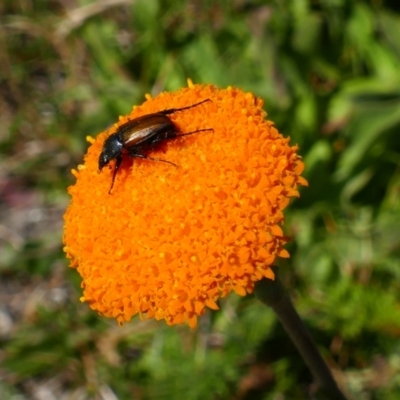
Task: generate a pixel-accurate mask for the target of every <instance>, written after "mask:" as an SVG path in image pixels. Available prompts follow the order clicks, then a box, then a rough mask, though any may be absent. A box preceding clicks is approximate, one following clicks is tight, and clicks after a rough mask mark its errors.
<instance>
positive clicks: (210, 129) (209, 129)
mask: <svg viewBox="0 0 400 400" xmlns="http://www.w3.org/2000/svg"><path fill="white" fill-rule="evenodd" d="M204 131H213V132H214V129H213V128H206V129H198V130H197V131H193V132H187V133H178V134H177V135H176V137H181V136H189V135H193V134H194V133H198V132H204Z"/></svg>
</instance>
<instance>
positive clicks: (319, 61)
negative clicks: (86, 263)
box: [0, 0, 400, 400]
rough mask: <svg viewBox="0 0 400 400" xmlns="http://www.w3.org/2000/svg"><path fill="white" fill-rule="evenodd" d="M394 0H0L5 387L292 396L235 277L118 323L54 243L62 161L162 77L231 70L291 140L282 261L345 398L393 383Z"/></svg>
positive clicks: (399, 224) (398, 183)
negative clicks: (215, 292) (224, 290)
mask: <svg viewBox="0 0 400 400" xmlns="http://www.w3.org/2000/svg"><path fill="white" fill-rule="evenodd" d="M399 38H400V4H399V2H397V1H394V0H392V1H386V2H384V1H379V0H375V1H350V0H314V1H311V0H309V1H306V0H281V1H278V0H277V1H261V0H258V1H257V0H253V1H244V0H235V1H233V0H232V1H223V0H219V1H218V0H215V1H211V0H209V1H197V0H192V1H178V0H166V1H161V0H135V1H133V0H132V1H129V0H125V1H123V0H120V1H117V0H102V1H95V2H87V1H62V0H53V1H45V0H19V1H14V0H5V1H4V0H3V1H2V2H1V4H0V399H1V400H3V399H5V400H9V399H11V400H23V399H29V400H30V399H35V400H36V399H37V400H52V399H61V398H62V399H67V400H72V399H73V400H75V399H99V400H100V399H104V400H114V399H121V400H125V399H188V400H192V399H193V400H195V399H202V400H203V399H217V400H218V399H235V400H241V399H243V400H249V399H255V400H258V399H263V400H264V399H265V400H267V399H268V400H269V399H270V400H286V399H300V400H301V399H307V398H310V393H312V391H313V388H314V386H313V383H312V377H311V375H310V372H309V371H308V369H307V368H306V366H305V365H304V362H303V361H302V360H301V359H300V357H299V355H298V353H297V352H296V350H295V349H294V347H293V345H292V344H291V343H290V341H289V339H288V337H287V335H286V334H285V332H284V331H283V329H282V327H281V326H280V324H279V323H278V322H277V320H276V317H275V316H274V314H273V313H272V311H271V310H269V309H267V308H265V307H264V306H263V305H261V304H260V303H259V302H258V301H257V300H256V299H255V298H254V297H253V296H248V297H246V298H239V297H238V296H236V295H234V294H232V295H231V296H229V297H228V298H226V299H224V300H223V301H221V302H220V306H221V310H220V311H218V312H210V313H207V314H206V315H205V316H204V317H203V318H202V319H201V320H200V322H199V325H198V328H197V329H196V330H195V331H191V330H190V329H189V328H188V327H187V326H177V327H172V328H171V327H167V326H166V325H165V323H164V322H156V321H140V320H139V319H138V318H135V319H134V320H133V321H132V322H130V323H129V324H126V325H125V326H124V327H123V328H120V327H118V325H117V324H116V322H115V321H113V320H107V319H102V318H100V317H98V316H97V315H96V314H95V313H94V312H92V311H90V310H89V309H88V307H87V305H82V304H80V302H79V297H80V295H81V290H80V280H79V277H78V276H77V273H76V271H74V270H71V269H69V268H67V265H68V262H67V261H66V260H65V257H64V255H63V253H62V244H61V241H62V215H63V212H64V210H65V208H66V206H67V204H68V201H69V198H68V195H67V192H66V188H67V186H68V185H70V184H72V183H73V182H74V178H73V176H72V175H71V173H70V170H71V168H73V167H75V166H76V165H77V164H78V163H80V162H81V160H82V157H83V154H84V152H85V150H86V148H87V146H88V144H87V142H86V140H85V137H86V136H87V135H93V136H94V135H96V134H97V133H98V132H100V131H102V130H104V129H105V128H106V127H108V126H110V125H111V124H112V123H113V122H115V121H116V120H117V119H118V116H119V115H123V114H126V113H128V112H129V111H130V110H131V108H132V105H134V104H140V103H141V102H142V101H143V100H144V94H145V93H151V94H152V95H156V94H158V93H159V92H160V91H163V90H176V89H178V88H181V87H184V86H186V79H187V78H188V77H190V78H192V79H193V81H194V82H195V83H212V84H215V85H218V86H221V87H226V86H228V85H232V86H237V87H240V88H242V89H243V90H245V91H252V92H253V93H254V94H256V95H257V96H260V97H262V98H263V99H264V100H265V109H266V111H267V112H268V118H269V119H271V120H273V121H275V124H276V126H277V127H278V129H279V130H280V131H281V132H282V133H283V134H284V135H288V136H290V137H291V138H292V142H291V143H293V144H295V143H298V144H299V146H300V153H301V155H302V156H303V158H304V161H305V163H306V171H305V176H306V178H307V179H308V180H309V183H310V187H309V188H302V190H301V192H302V195H301V198H300V199H298V200H296V201H294V202H293V203H292V204H291V206H290V207H289V209H287V212H286V216H287V221H286V225H285V232H286V233H287V234H288V235H290V236H291V237H292V241H291V243H290V245H289V246H288V247H287V248H288V250H289V251H290V253H291V255H292V257H291V258H290V259H289V260H288V261H285V262H282V263H280V265H279V268H280V271H281V276H282V280H283V281H284V284H285V286H286V287H287V289H288V292H289V294H290V296H291V298H292V299H293V301H294V303H295V306H296V308H297V309H298V311H299V313H300V314H301V316H302V318H303V319H304V321H305V323H306V324H307V326H308V327H309V329H310V331H311V332H312V335H313V337H314V338H315V340H316V342H317V343H318V346H319V348H320V350H321V352H322V354H323V356H324V358H325V359H326V360H327V362H328V364H329V365H330V367H332V368H333V369H334V371H335V377H336V379H337V381H338V382H339V384H340V385H341V386H342V388H344V389H345V391H346V393H347V394H348V396H349V398H352V399H357V400H369V399H389V400H391V399H399V398H400V340H399V337H400V292H399V286H400V281H399V276H400V261H399V255H400V200H399V194H400V168H399V166H400V165H399V161H400V158H399V152H400V39H399Z"/></svg>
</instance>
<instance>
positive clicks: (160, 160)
mask: <svg viewBox="0 0 400 400" xmlns="http://www.w3.org/2000/svg"><path fill="white" fill-rule="evenodd" d="M130 156H131V157H136V158H145V159H146V160H150V161H157V162H164V163H167V164H171V165H173V166H174V167H178V166H177V165H176V164H175V163H173V162H171V161H168V160H163V159H161V158H153V157H149V156H146V155H144V154H140V153H132V154H130Z"/></svg>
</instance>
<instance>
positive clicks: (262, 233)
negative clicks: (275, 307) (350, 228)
mask: <svg viewBox="0 0 400 400" xmlns="http://www.w3.org/2000/svg"><path fill="white" fill-rule="evenodd" d="M205 99H209V100H210V101H207V102H205V103H203V104H201V105H199V106H196V107H193V108H189V109H187V110H184V111H178V112H176V113H172V114H169V115H168V117H169V118H170V119H171V120H172V121H173V123H174V124H175V126H176V128H177V130H178V132H180V133H185V132H193V131H196V130H199V129H206V128H212V130H213V131H202V132H198V133H195V134H193V135H190V136H182V137H177V138H174V139H170V140H167V141H162V143H160V146H157V147H156V148H152V149H150V148H149V149H148V155H149V157H152V158H159V159H162V160H167V161H170V162H172V163H174V164H176V165H177V167H175V166H173V165H170V164H168V163H164V162H155V161H152V160H146V159H141V158H131V157H129V155H128V154H123V161H122V165H121V168H120V170H119V171H118V173H117V175H116V179H115V184H114V187H113V190H112V193H111V194H109V193H108V191H109V188H110V185H111V180H112V174H113V168H114V165H115V164H114V161H111V162H110V163H109V164H108V165H107V166H106V167H105V168H103V170H102V172H101V173H100V174H99V173H98V159H99V155H100V153H101V151H102V146H103V143H104V140H105V139H106V138H107V137H108V136H109V135H110V134H112V133H113V132H115V130H116V129H117V128H118V127H119V126H121V125H122V124H124V123H126V122H127V121H129V120H132V119H134V118H137V117H139V116H142V115H144V114H150V113H155V112H157V111H160V110H165V109H170V108H181V107H187V106H190V105H192V104H195V103H198V102H200V101H202V100H205ZM262 106H263V102H262V100H261V99H259V98H256V97H255V96H254V95H253V94H251V93H244V92H243V91H241V90H239V89H235V88H232V87H229V88H227V89H224V90H223V89H219V88H216V87H214V86H211V85H193V84H192V83H191V82H189V87H188V88H185V89H181V90H179V91H177V92H174V93H166V92H165V93H161V94H160V95H158V96H157V97H155V98H151V97H150V96H148V97H147V101H146V102H145V103H144V104H143V105H141V106H137V107H134V108H133V110H132V112H131V113H130V114H128V115H127V116H125V117H121V118H120V120H119V121H118V122H117V123H116V124H114V126H112V127H111V128H109V129H108V130H106V131H105V132H103V133H101V134H99V135H98V136H97V137H96V138H95V139H92V138H89V139H88V140H89V142H90V143H91V146H90V148H89V150H88V152H87V154H86V156H85V160H84V164H83V165H79V166H78V168H77V170H73V174H74V175H75V177H76V183H75V184H74V185H73V186H71V187H70V188H69V193H70V195H71V196H72V201H71V204H70V205H69V207H68V209H67V211H66V213H65V216H64V219H65V229H64V244H65V248H64V250H65V252H66V254H67V257H68V258H69V259H70V263H71V267H74V268H76V269H77V271H78V272H79V274H80V275H81V277H82V280H83V281H82V288H83V297H82V301H85V302H87V303H88V304H89V306H90V307H91V308H92V309H94V310H96V311H97V312H99V313H100V314H101V315H104V316H107V317H113V318H116V319H117V320H118V322H119V323H123V322H126V321H129V320H130V319H131V317H132V316H134V315H136V314H139V315H141V316H142V317H144V318H156V319H158V320H160V319H165V321H166V323H167V324H169V325H173V324H179V323H185V322H186V323H188V324H189V325H190V326H191V327H192V328H193V327H195V326H196V323H197V317H198V316H200V315H202V314H203V313H204V312H205V310H206V308H207V307H208V308H211V309H218V305H217V301H218V299H219V298H220V297H224V296H226V295H227V294H229V293H230V292H232V291H234V292H236V293H237V294H239V295H241V296H244V295H245V294H246V293H251V292H252V291H253V289H254V283H255V282H256V281H259V280H261V279H263V278H269V279H273V278H274V274H273V272H272V270H271V266H272V265H273V263H274V261H275V259H276V257H288V256H289V254H288V252H287V251H286V250H285V249H284V245H285V243H286V242H287V241H288V239H287V238H286V237H285V236H284V234H283V231H282V224H283V222H284V215H283V209H284V208H285V207H286V206H287V205H288V204H289V201H290V198H291V197H297V196H298V195H299V193H298V190H297V189H298V186H299V185H306V184H307V182H306V181H305V179H304V178H302V177H301V176H300V174H301V173H302V171H303V169H304V165H303V162H302V161H301V158H300V157H299V156H298V155H297V153H296V151H297V147H296V146H290V145H289V139H288V138H284V137H282V135H281V134H280V133H279V132H278V131H277V129H276V128H275V127H274V125H273V123H272V122H270V121H268V120H266V119H265V118H266V113H265V112H264V111H263V109H262Z"/></svg>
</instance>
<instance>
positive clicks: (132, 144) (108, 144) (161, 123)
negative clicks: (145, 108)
mask: <svg viewBox="0 0 400 400" xmlns="http://www.w3.org/2000/svg"><path fill="white" fill-rule="evenodd" d="M207 101H211V100H210V99H206V100H203V101H200V102H199V103H196V104H192V105H191V106H187V107H182V108H170V109H167V110H162V111H158V112H156V113H153V114H146V115H142V116H141V117H138V118H135V119H132V120H131V121H128V122H126V123H125V124H122V125H121V126H120V127H118V129H117V130H116V132H114V133H113V134H111V135H110V136H109V137H108V138H107V139H106V140H105V141H104V144H103V148H102V151H101V154H100V156H99V172H101V170H102V169H103V167H105V166H106V165H107V164H108V163H109V162H110V161H111V160H114V159H115V167H114V172H113V177H112V181H111V187H110V190H109V191H108V193H109V194H110V193H111V190H112V188H113V186H114V181H115V177H116V175H117V172H118V170H119V167H120V166H121V163H122V158H123V155H124V154H127V155H128V156H129V157H132V158H145V159H147V160H151V161H162V162H165V163H168V164H171V165H174V166H175V167H177V165H176V164H174V163H173V162H171V161H167V160H161V159H159V158H152V157H149V156H148V155H147V153H148V152H149V151H150V150H151V149H153V148H154V147H156V146H157V145H159V144H160V143H161V142H162V141H164V140H168V139H174V138H177V137H181V136H188V135H193V134H194V133H198V132H204V131H213V130H214V129H212V128H207V129H198V130H196V131H193V132H187V133H179V131H178V128H177V127H176V125H175V124H174V123H173V122H172V120H171V119H170V118H169V117H168V115H169V114H173V113H176V112H178V111H184V110H188V109H190V108H193V107H197V106H199V105H200V104H203V103H205V102H207Z"/></svg>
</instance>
